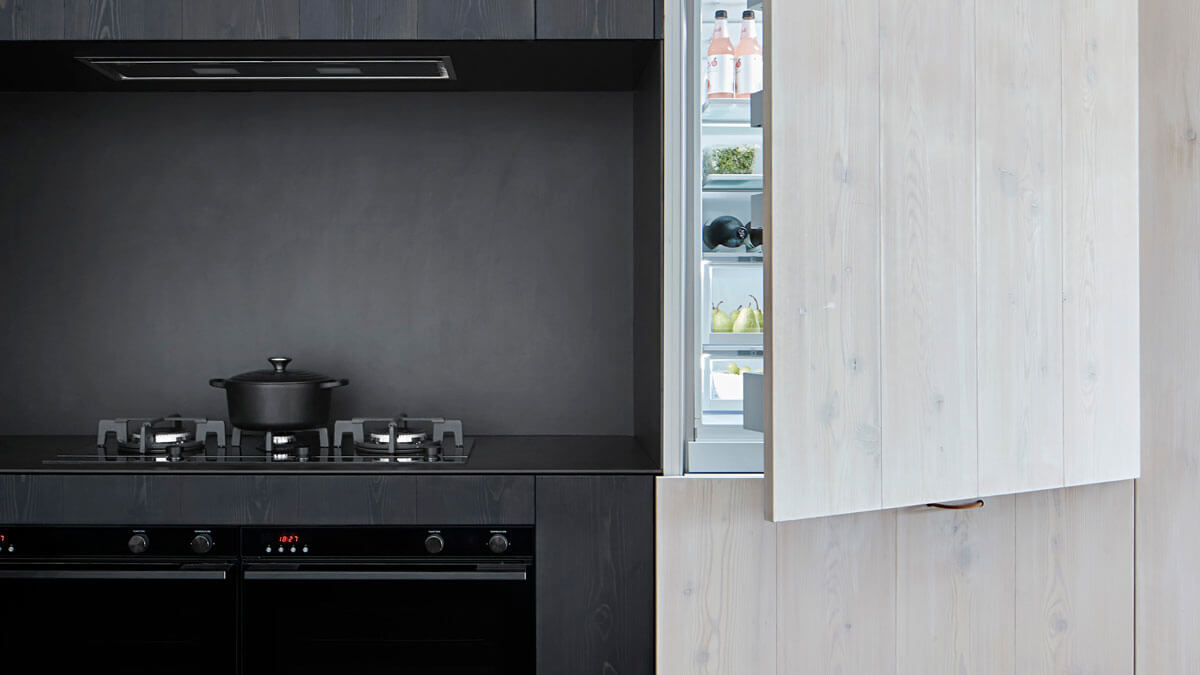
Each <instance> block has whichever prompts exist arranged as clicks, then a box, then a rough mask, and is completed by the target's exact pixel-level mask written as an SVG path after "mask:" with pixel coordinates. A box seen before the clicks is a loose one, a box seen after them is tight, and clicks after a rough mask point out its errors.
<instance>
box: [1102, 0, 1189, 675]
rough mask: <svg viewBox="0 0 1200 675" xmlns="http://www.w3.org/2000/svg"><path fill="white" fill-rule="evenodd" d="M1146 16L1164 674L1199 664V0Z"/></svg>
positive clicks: (1145, 217)
mask: <svg viewBox="0 0 1200 675" xmlns="http://www.w3.org/2000/svg"><path fill="white" fill-rule="evenodd" d="M1139 26H1140V29H1139V30H1140V35H1141V39H1140V52H1141V58H1140V64H1141V65H1140V99H1141V101H1140V113H1139V118H1140V144H1141V156H1142V163H1141V170H1142V173H1141V207H1140V208H1141V222H1142V223H1143V224H1144V225H1143V227H1142V230H1141V261H1142V271H1141V340H1142V372H1141V387H1142V430H1141V435H1142V447H1143V448H1144V451H1143V453H1142V466H1141V479H1140V480H1138V482H1137V524H1136V536H1137V615H1136V619H1137V672H1138V673H1139V674H1151V675H1154V674H1157V673H1192V672H1195V670H1196V664H1198V663H1200V640H1197V639H1196V636H1198V635H1200V574H1197V570H1200V537H1197V536H1196V533H1197V530H1196V518H1197V515H1196V514H1200V490H1198V489H1197V486H1200V443H1197V439H1198V438H1200V414H1197V405H1196V402H1197V401H1198V400H1200V378H1197V373H1200V349H1197V348H1196V346H1197V345H1198V344H1200V319H1198V318H1197V309H1196V308H1197V307H1200V276H1198V275H1197V273H1196V269H1197V265H1196V261H1197V258H1200V227H1197V214H1198V213H1200V154H1197V135H1198V133H1200V129H1197V126H1196V124H1197V121H1196V111H1198V110H1200V51H1197V49H1196V46H1195V43H1196V36H1197V34H1200V7H1198V6H1197V5H1195V4H1194V3H1180V2H1177V1H1176V0H1142V3H1141V14H1140V16H1139ZM1097 44H1099V43H1097ZM1100 74H1101V76H1102V75H1103V72H1102V71H1101V73H1100Z"/></svg>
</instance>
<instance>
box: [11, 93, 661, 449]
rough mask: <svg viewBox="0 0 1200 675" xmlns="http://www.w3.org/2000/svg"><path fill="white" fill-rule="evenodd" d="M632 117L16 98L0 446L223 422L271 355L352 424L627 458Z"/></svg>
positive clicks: (592, 102)
mask: <svg viewBox="0 0 1200 675" xmlns="http://www.w3.org/2000/svg"><path fill="white" fill-rule="evenodd" d="M632 104H633V94H632V93H630V92H616V93H552V94H547V93H515V94H514V93H509V94H495V93H471V94H467V93H461V94H447V93H439V94H414V93H391V94H388V93H374V94H328V93H325V94H322V93H274V94H268V93H252V94H228V93H226V94H217V93H189V94H180V93H175V94H172V93H159V94H98V93H91V94H83V93H75V94H2V95H0V235H2V236H3V249H2V251H0V266H2V267H0V281H2V284H3V289H2V290H0V312H2V316H3V325H2V326H0V340H2V343H0V349H2V352H0V353H2V358H3V368H2V372H3V373H4V385H5V386H4V392H5V395H4V400H3V405H2V406H0V433H88V432H91V431H94V429H95V421H96V420H97V419H98V418H101V417H113V416H140V415H147V414H149V415H154V414H160V413H170V412H179V413H183V414H190V415H205V416H211V417H217V418H225V417H226V414H225V402H224V397H223V392H221V391H220V390H217V389H212V388H210V387H209V386H208V384H207V381H208V379H209V378H211V377H224V376H229V375H233V374H236V373H239V372H242V371H245V370H250V369H257V368H262V367H266V366H267V363H266V360H265V359H266V357H267V356H270V355H276V354H282V355H287V356H291V357H293V358H294V359H295V363H294V367H296V368H303V369H308V370H316V371H320V372H323V373H326V374H329V375H332V376H337V377H348V378H350V381H351V384H350V386H349V387H347V388H345V389H340V390H336V391H335V393H334V407H335V414H338V415H351V414H353V415H390V414H393V413H396V412H399V411H405V412H408V413H409V414H414V415H431V414H439V415H447V416H461V417H462V418H463V419H464V420H465V422H466V426H467V429H468V432H469V433H494V434H505V433H515V434H529V433H566V434H631V433H633V426H634V423H633V417H634V412H633V400H632V398H633V397H632V391H633V388H634V387H633V378H634V354H633V350H634V346H633V335H634V329H633V315H634V312H633V308H632V305H633V301H634V296H635V289H634V282H633V278H634V275H633V268H632V265H633V263H632V256H631V247H632V246H636V245H643V246H647V245H648V246H654V245H655V240H656V239H657V237H654V238H650V237H647V238H646V239H643V240H642V241H640V242H638V241H633V240H632V239H631V233H633V232H634V227H633V225H632V217H633V184H632V179H631V166H632V153H633V121H632V120H633V114H632ZM652 178H653V177H652ZM653 318H654V319H655V320H657V317H653ZM653 361H657V358H654V359H652V361H651V363H649V364H646V365H645V366H643V367H657V366H656V365H653Z"/></svg>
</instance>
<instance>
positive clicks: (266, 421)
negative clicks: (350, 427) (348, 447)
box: [208, 356, 350, 431]
mask: <svg viewBox="0 0 1200 675" xmlns="http://www.w3.org/2000/svg"><path fill="white" fill-rule="evenodd" d="M267 360H268V361H270V362H271V365H272V366H273V367H274V369H273V370H255V371H252V372H249V373H242V374H241V375H234V376H233V377H231V378H229V379H227V380H224V379H220V378H218V379H214V380H209V381H208V383H209V384H211V385H212V386H214V387H217V388H218V389H224V390H225V399H226V401H227V402H228V403H229V421H230V422H231V423H232V424H233V426H235V427H238V428H239V429H249V430H252V431H294V430H300V429H312V428H316V427H322V426H325V425H327V424H329V399H330V393H331V392H330V390H331V389H333V388H334V387H343V386H345V385H347V384H350V380H345V379H342V380H339V379H335V378H332V377H327V376H325V375H320V374H318V373H310V372H308V371H305V370H288V369H287V366H288V364H289V363H291V362H292V360H291V359H289V358H287V357H284V356H275V357H271V358H269V359H267Z"/></svg>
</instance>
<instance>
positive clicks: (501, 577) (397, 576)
mask: <svg viewBox="0 0 1200 675" xmlns="http://www.w3.org/2000/svg"><path fill="white" fill-rule="evenodd" d="M242 576H243V578H244V579H246V580H247V581H525V580H526V579H528V569H527V568H526V567H525V566H519V567H518V566H515V565H514V566H511V567H506V568H505V569H477V570H441V571H439V570H429V569H422V570H414V569H382V570H379V569H371V570H356V569H336V570H331V569H304V568H289V569H279V568H272V567H268V566H257V565H250V566H247V567H246V569H245V571H244V572H242Z"/></svg>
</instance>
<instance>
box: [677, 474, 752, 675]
mask: <svg viewBox="0 0 1200 675" xmlns="http://www.w3.org/2000/svg"><path fill="white" fill-rule="evenodd" d="M656 493H657V494H656V500H655V501H656V504H655V511H656V514H657V523H656V525H655V528H654V532H655V539H656V551H657V554H656V561H655V575H656V587H657V594H656V597H657V612H656V617H657V622H658V629H657V650H656V653H657V661H658V672H659V673H670V674H671V675H689V674H695V675H719V674H728V675H739V674H741V673H760V674H769V673H774V672H776V667H775V666H776V663H775V625H776V624H775V611H776V608H775V603H776V593H775V527H774V526H773V525H772V524H771V523H769V522H766V521H764V520H763V516H762V500H763V481H762V479H759V478H741V479H693V478H660V479H658V481H657V490H656Z"/></svg>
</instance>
